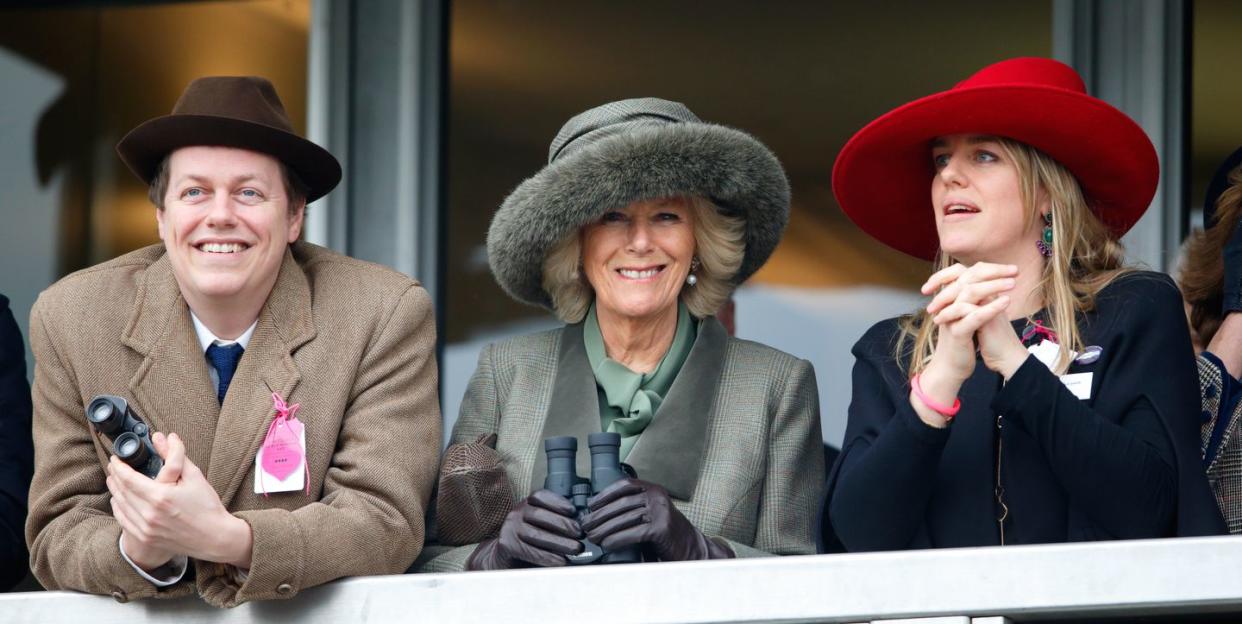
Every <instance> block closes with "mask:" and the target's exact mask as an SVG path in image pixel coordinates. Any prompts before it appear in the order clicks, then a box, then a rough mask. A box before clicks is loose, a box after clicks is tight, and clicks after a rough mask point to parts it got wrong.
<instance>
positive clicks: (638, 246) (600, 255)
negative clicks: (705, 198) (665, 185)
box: [582, 198, 695, 319]
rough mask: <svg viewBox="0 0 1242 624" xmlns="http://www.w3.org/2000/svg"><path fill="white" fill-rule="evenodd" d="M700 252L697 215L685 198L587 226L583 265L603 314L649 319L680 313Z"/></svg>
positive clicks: (637, 206) (613, 214) (646, 204)
mask: <svg viewBox="0 0 1242 624" xmlns="http://www.w3.org/2000/svg"><path fill="white" fill-rule="evenodd" d="M694 250H695V242H694V213H693V211H692V210H691V208H690V206H689V204H688V203H687V202H686V201H685V200H684V199H680V198H672V199H657V200H648V201H640V202H634V203H632V204H630V205H629V206H626V207H624V208H619V209H617V210H612V211H609V212H607V213H604V215H603V216H602V217H600V219H599V220H598V221H596V222H594V223H591V224H590V225H587V226H586V227H585V228H583V230H582V268H583V272H584V275H585V276H586V278H587V281H588V282H590V283H591V287H592V288H593V289H594V290H595V303H596V307H597V309H598V311H599V315H600V316H601V317H603V318H607V317H608V316H614V315H615V316H620V317H626V318H631V319H644V318H655V317H659V316H661V315H665V314H669V313H670V312H673V311H675V310H676V307H677V296H678V294H679V293H680V292H681V288H682V286H683V285H685V283H686V275H687V274H688V273H689V272H690V262H691V260H692V259H693V258H694ZM674 318H675V314H674Z"/></svg>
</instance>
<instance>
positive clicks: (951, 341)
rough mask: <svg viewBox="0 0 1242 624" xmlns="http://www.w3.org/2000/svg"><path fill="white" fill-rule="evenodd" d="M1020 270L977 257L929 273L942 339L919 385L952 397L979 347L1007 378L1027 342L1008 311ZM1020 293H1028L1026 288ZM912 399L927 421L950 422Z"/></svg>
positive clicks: (931, 308) (931, 307)
mask: <svg viewBox="0 0 1242 624" xmlns="http://www.w3.org/2000/svg"><path fill="white" fill-rule="evenodd" d="M1017 276H1018V267H1016V266H1014V265H1011V264H991V263H987V262H978V263H975V264H973V265H971V266H969V267H967V266H964V265H962V264H960V263H959V264H954V265H953V266H950V267H948V268H945V269H942V270H940V271H937V272H936V273H934V274H933V275H932V276H931V277H929V278H927V282H926V283H924V284H923V286H922V288H921V290H922V292H923V294H924V295H933V294H934V296H933V297H932V300H931V302H930V303H928V304H927V312H928V313H929V314H930V315H931V318H932V322H933V323H935V324H936V329H937V339H936V350H935V352H934V353H933V355H932V360H931V362H929V363H928V365H927V367H926V368H925V369H924V370H923V373H922V376H921V377H920V385H921V387H922V388H923V390H924V392H926V393H927V394H928V395H929V396H931V397H932V398H933V399H936V400H937V401H943V402H944V404H951V403H953V399H954V398H955V397H956V396H957V392H958V390H959V389H960V388H961V385H962V384H963V383H964V382H965V381H966V379H967V378H969V377H970V375H971V374H973V373H974V370H975V354H976V352H977V353H978V354H979V355H980V356H982V358H983V363H984V365H985V366H987V367H988V369H990V370H992V371H995V372H997V373H1000V374H1001V375H1002V376H1004V378H1005V379H1006V380H1008V379H1009V378H1010V377H1011V376H1013V374H1014V372H1016V371H1017V370H1018V368H1019V367H1020V366H1022V363H1023V362H1025V361H1026V358H1027V355H1028V352H1027V350H1026V347H1024V346H1023V345H1022V341H1021V339H1019V338H1018V335H1017V334H1016V333H1015V332H1014V330H1013V326H1012V325H1010V323H1009V318H1008V315H1007V311H1008V310H1009V308H1010V306H1011V305H1013V297H1012V296H1011V293H1012V291H1013V289H1014V287H1015V285H1016V284H1017ZM1016 295H1017V296H1020V297H1025V296H1026V293H1016ZM911 403H912V404H913V405H914V406H915V410H916V411H917V412H918V414H919V416H920V417H921V418H922V419H923V420H924V421H925V422H927V423H928V424H931V425H933V426H937V427H943V426H945V425H946V424H947V420H946V419H945V418H944V417H943V416H942V415H939V414H937V413H936V412H934V411H933V410H931V409H930V408H927V406H925V405H923V404H922V403H921V402H920V401H919V400H918V399H917V398H913V397H912V399H911Z"/></svg>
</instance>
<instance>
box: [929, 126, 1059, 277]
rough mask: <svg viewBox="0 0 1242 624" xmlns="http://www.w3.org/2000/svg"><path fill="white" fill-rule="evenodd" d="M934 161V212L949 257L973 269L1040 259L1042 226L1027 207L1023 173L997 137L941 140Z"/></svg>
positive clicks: (935, 145) (934, 149) (933, 151)
mask: <svg viewBox="0 0 1242 624" xmlns="http://www.w3.org/2000/svg"><path fill="white" fill-rule="evenodd" d="M931 158H932V163H933V164H934V166H935V170H936V174H935V176H934V177H933V178H932V183H931V199H932V207H933V208H934V209H935V217H936V231H937V233H938V234H939V236H940V248H941V249H942V250H943V251H944V252H945V253H947V254H949V255H950V256H952V257H954V258H956V259H958V260H960V261H962V262H965V263H967V264H971V263H974V262H978V261H981V260H982V261H988V262H1014V261H1015V259H1014V257H1013V256H1014V254H1015V253H1020V254H1023V255H1028V256H1029V255H1032V254H1038V248H1037V247H1036V246H1035V241H1037V240H1038V239H1039V234H1040V229H1041V225H1040V224H1039V223H1038V220H1037V219H1032V218H1031V215H1030V213H1028V212H1027V210H1026V208H1025V207H1024V206H1023V203H1022V190H1021V188H1020V180H1019V176H1018V169H1017V167H1016V166H1015V165H1014V163H1012V162H1010V160H1009V157H1008V156H1007V155H1006V152H1005V150H1004V149H1003V148H1002V147H1001V144H1000V143H999V142H998V141H997V140H996V138H995V137H989V136H983V135H974V134H955V135H952V136H946V137H940V138H938V139H936V140H935V141H934V142H933V143H932V149H931Z"/></svg>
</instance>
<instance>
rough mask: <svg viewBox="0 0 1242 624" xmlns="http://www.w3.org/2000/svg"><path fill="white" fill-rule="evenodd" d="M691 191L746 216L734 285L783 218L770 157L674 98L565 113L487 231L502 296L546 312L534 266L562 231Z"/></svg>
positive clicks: (779, 180) (783, 192) (547, 299)
mask: <svg viewBox="0 0 1242 624" xmlns="http://www.w3.org/2000/svg"><path fill="white" fill-rule="evenodd" d="M694 195H697V196H702V197H706V198H708V199H710V200H711V201H712V202H713V203H714V204H716V206H717V207H719V209H720V210H721V211H722V212H725V213H728V214H731V215H737V216H740V217H742V218H743V219H745V221H746V237H745V242H746V251H745V256H744V258H743V260H742V265H741V267H740V268H739V269H738V272H737V274H736V275H734V276H733V283H734V284H741V283H742V282H744V281H746V279H747V278H749V277H750V276H751V275H753V274H754V273H755V271H757V270H758V269H759V267H761V266H763V263H764V262H766V261H767V259H768V257H769V256H771V255H772V251H773V250H774V249H775V248H776V244H777V243H778V242H779V241H780V239H781V234H782V233H783V232H784V230H785V224H786V223H788V221H789V182H788V180H786V178H785V171H784V169H782V168H781V164H780V162H779V161H777V159H776V156H775V155H773V154H772V152H771V150H769V149H768V148H767V147H765V146H764V145H763V144H762V143H760V142H759V141H758V140H756V139H755V138H754V137H752V136H750V135H749V134H746V133H745V132H741V131H740V130H735V129H733V128H727V127H725V126H719V125H715V124H709V123H704V122H703V121H701V120H700V119H699V118H698V117H696V116H695V115H694V113H692V112H690V109H688V108H686V107H685V106H684V105H682V104H679V103H677V102H670V101H668V100H661V99H658V98H639V99H632V100H621V101H619V102H612V103H609V104H604V105H603V106H599V107H596V108H592V109H591V110H588V111H586V112H584V113H581V114H579V115H577V116H575V117H574V118H572V119H570V120H569V121H568V122H567V123H566V124H565V125H564V127H562V128H561V131H560V132H558V133H557V135H556V138H555V139H554V140H553V141H552V146H551V148H550V150H549V153H548V165H547V166H546V167H544V168H543V169H542V170H540V171H539V172H538V173H536V174H535V175H533V176H531V177H530V178H528V179H527V180H526V181H524V182H522V183H521V184H520V185H518V187H517V189H515V190H514V191H513V192H512V193H510V194H509V196H508V197H507V198H505V201H504V203H503V204H501V206H500V210H498V211H497V212H496V216H495V218H493V219H492V225H491V228H490V229H489V230H488V233H487V256H488V262H489V263H490V265H491V268H492V273H493V274H494V275H495V276H496V281H497V282H499V283H500V286H501V287H502V288H504V289H505V292H507V293H509V295H510V296H511V297H513V298H514V299H517V300H519V301H522V302H525V303H529V304H532V305H538V306H543V307H545V308H549V309H551V307H552V297H551V296H550V295H549V294H548V293H547V291H545V290H544V289H543V262H544V259H545V258H546V257H547V254H548V251H549V250H550V249H551V248H552V247H553V246H554V245H556V244H557V243H558V242H560V241H561V239H563V238H564V237H565V236H566V235H568V234H569V233H570V232H572V231H575V230H577V229H579V228H581V227H582V226H584V225H586V224H588V223H591V222H593V221H595V220H596V219H598V218H600V217H601V216H602V215H603V214H604V213H605V212H607V211H609V210H614V209H617V208H621V207H625V206H628V205H629V204H631V203H633V202H636V201H642V200H648V199H658V198H663V197H676V196H694Z"/></svg>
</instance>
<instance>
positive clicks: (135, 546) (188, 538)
mask: <svg viewBox="0 0 1242 624" xmlns="http://www.w3.org/2000/svg"><path fill="white" fill-rule="evenodd" d="M151 441H152V443H153V444H154V445H155V450H156V452H158V453H159V454H160V457H162V458H163V459H164V467H163V468H161V469H160V472H159V474H158V475H157V476H156V477H155V479H149V478H147V477H146V476H145V475H143V474H142V473H140V472H138V471H136V470H134V469H133V468H131V467H130V466H129V465H127V464H126V463H125V462H122V461H121V460H119V459H117V458H116V457H115V456H113V457H111V458H110V459H109V460H108V478H107V483H108V491H109V492H110V493H111V494H112V515H113V516H114V517H115V518H116V520H117V522H118V523H120V525H121V544H122V548H123V549H124V550H125V554H126V555H128V556H129V558H130V560H131V561H133V562H134V563H135V564H136V565H138V567H140V568H142V569H143V570H146V571H148V572H149V571H151V570H154V569H155V568H158V567H160V566H162V565H164V564H166V563H168V562H169V561H171V560H172V559H173V558H174V557H176V556H178V555H186V556H188V557H192V558H194V559H199V560H201V561H214V562H217V563H225V564H230V565H234V566H237V567H238V568H241V569H249V568H250V563H251V562H250V554H251V548H252V545H253V535H252V534H251V531H250V525H249V524H248V523H247V522H246V521H245V520H242V519H241V518H238V517H236V516H234V515H233V514H231V513H229V512H228V510H227V509H225V508H224V504H223V503H221V501H220V496H219V495H218V494H216V491H215V489H213V488H212V487H211V484H210V483H208V482H207V478H206V477H205V476H204V475H203V472H202V471H201V470H200V469H199V468H198V466H196V465H195V464H194V462H192V461H190V459H189V458H188V457H186V454H185V444H184V443H183V442H182V440H181V438H180V437H179V436H178V435H177V434H175V433H173V434H170V435H167V436H165V435H164V434H163V433H156V434H155V435H154V436H152V440H151Z"/></svg>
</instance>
